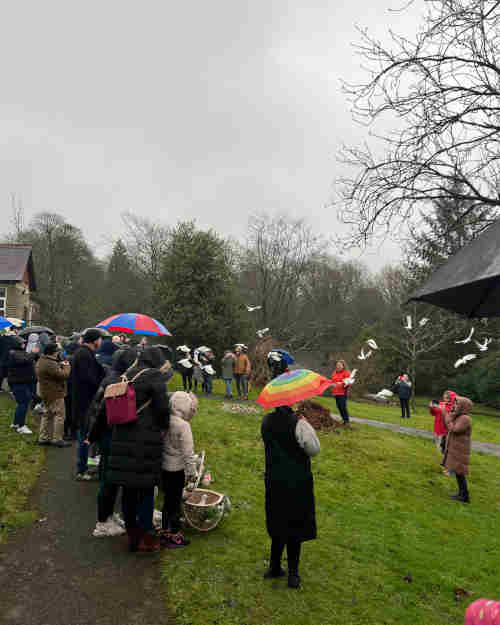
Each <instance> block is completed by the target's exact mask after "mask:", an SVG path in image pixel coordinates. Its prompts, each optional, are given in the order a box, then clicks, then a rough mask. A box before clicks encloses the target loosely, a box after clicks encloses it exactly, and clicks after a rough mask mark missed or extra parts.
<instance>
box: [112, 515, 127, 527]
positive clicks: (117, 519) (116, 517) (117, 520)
mask: <svg viewBox="0 0 500 625" xmlns="http://www.w3.org/2000/svg"><path fill="white" fill-rule="evenodd" d="M111 518H112V519H113V522H114V523H116V525H119V526H120V527H125V521H124V520H123V519H122V518H121V516H120V515H119V514H118V512H115V513H114V514H113V516H112V517H111Z"/></svg>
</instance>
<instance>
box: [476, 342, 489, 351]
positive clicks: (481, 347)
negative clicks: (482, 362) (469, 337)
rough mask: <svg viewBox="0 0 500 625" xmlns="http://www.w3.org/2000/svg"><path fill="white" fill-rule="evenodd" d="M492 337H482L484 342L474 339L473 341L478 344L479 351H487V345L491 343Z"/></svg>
mask: <svg viewBox="0 0 500 625" xmlns="http://www.w3.org/2000/svg"><path fill="white" fill-rule="evenodd" d="M491 341H492V339H484V343H480V342H479V341H476V340H475V339H474V343H475V344H476V345H477V346H478V348H479V351H480V352H487V351H488V345H489V344H490V343H491Z"/></svg>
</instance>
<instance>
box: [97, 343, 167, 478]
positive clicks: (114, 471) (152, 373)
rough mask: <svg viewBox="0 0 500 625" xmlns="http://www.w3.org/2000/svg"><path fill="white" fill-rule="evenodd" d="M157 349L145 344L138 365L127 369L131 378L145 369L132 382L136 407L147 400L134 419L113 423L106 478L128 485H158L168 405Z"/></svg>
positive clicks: (160, 360)
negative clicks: (162, 433) (122, 422)
mask: <svg viewBox="0 0 500 625" xmlns="http://www.w3.org/2000/svg"><path fill="white" fill-rule="evenodd" d="M164 360H165V359H164V357H163V356H162V354H161V351H160V350H159V349H158V348H156V347H146V348H145V349H144V350H143V351H142V353H141V355H140V360H139V364H138V365H137V366H135V367H134V368H132V369H129V370H128V371H127V378H128V379H129V380H131V379H132V378H133V377H134V376H135V375H137V373H139V372H140V371H142V370H144V369H150V370H149V371H145V372H144V373H143V374H142V375H141V376H140V377H139V378H137V380H136V381H135V382H134V383H133V386H134V389H135V393H136V401H137V408H138V409H140V408H141V406H142V405H143V404H145V403H146V402H147V401H148V400H150V399H151V404H150V405H149V406H147V407H146V408H145V409H144V410H142V411H141V412H140V413H139V414H138V416H137V421H134V422H132V423H126V424H122V425H115V426H113V434H112V440H111V451H110V455H109V464H108V473H107V480H108V482H110V483H113V484H118V485H120V486H126V487H129V488H138V489H148V488H152V487H153V486H155V485H157V484H160V478H161V460H162V450H163V439H162V436H161V432H162V430H166V429H168V425H169V421H170V406H169V399H168V394H167V376H166V375H165V374H164V373H162V372H161V371H160V370H159V369H158V366H161V364H162V362H164Z"/></svg>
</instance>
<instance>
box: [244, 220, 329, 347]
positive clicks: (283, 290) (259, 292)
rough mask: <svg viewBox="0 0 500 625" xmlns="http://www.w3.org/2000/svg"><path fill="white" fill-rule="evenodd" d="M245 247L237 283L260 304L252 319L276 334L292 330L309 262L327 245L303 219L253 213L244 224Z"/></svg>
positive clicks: (253, 302) (252, 300) (291, 332)
mask: <svg viewBox="0 0 500 625" xmlns="http://www.w3.org/2000/svg"><path fill="white" fill-rule="evenodd" d="M248 232H249V234H248V239H247V247H246V252H245V255H244V259H243V260H242V263H241V265H242V273H241V283H242V284H243V285H244V290H245V295H246V296H247V297H248V298H249V300H251V301H249V302H248V303H251V304H254V305H259V306H261V307H262V308H261V310H260V311H259V312H258V314H257V316H256V319H258V321H259V323H260V324H261V327H262V328H263V327H269V328H271V330H278V332H277V336H278V335H279V336H280V337H281V338H287V337H288V336H290V335H292V334H294V330H295V327H292V324H293V323H294V321H295V320H296V318H297V317H296V315H297V302H298V300H299V299H300V296H301V293H302V289H303V285H304V281H305V280H306V273H307V270H308V268H309V267H310V266H311V263H312V262H314V261H315V260H316V259H318V258H319V257H320V256H321V255H322V254H323V252H324V251H325V250H326V248H327V245H328V243H327V241H326V239H325V238H324V237H323V236H321V235H318V234H315V233H314V232H313V230H312V228H311V227H310V226H309V225H308V224H307V223H306V222H305V220H303V219H299V220H294V219H291V218H289V217H286V216H283V215H281V216H277V217H270V216H267V215H255V216H253V217H252V218H251V219H250V221H249V224H248Z"/></svg>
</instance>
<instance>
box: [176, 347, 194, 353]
mask: <svg viewBox="0 0 500 625" xmlns="http://www.w3.org/2000/svg"><path fill="white" fill-rule="evenodd" d="M177 350H178V351H179V352H184V353H186V354H188V353H189V352H190V351H191V350H190V349H189V347H188V346H187V345H179V347H178V348H177Z"/></svg>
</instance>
